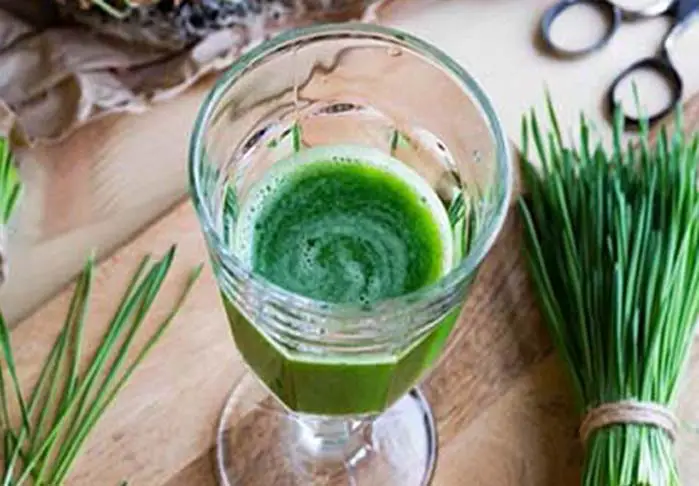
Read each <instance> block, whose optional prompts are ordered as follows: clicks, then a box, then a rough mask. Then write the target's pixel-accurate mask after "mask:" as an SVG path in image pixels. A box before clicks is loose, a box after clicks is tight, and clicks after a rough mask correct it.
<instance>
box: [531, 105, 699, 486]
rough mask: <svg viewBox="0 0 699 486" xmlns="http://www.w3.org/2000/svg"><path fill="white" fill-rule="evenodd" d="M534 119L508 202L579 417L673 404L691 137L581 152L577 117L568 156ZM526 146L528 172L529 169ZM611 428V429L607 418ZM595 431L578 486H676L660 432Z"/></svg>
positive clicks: (693, 304)
mask: <svg viewBox="0 0 699 486" xmlns="http://www.w3.org/2000/svg"><path fill="white" fill-rule="evenodd" d="M547 106H548V114H549V120H550V123H551V125H552V129H551V130H550V131H549V132H548V133H543V131H542V128H541V126H540V124H539V121H538V119H537V116H536V115H535V114H534V113H533V112H532V113H531V115H530V116H528V117H525V118H524V120H523V124H522V135H523V146H524V148H525V156H524V162H523V164H522V176H523V182H524V185H525V187H526V191H527V192H526V195H525V196H524V197H523V198H522V199H521V201H520V208H521V213H522V215H523V219H524V225H525V240H526V254H527V257H528V262H529V268H530V269H531V275H532V277H533V282H534V286H535V289H536V291H537V294H538V297H539V300H540V306H541V309H542V311H543V314H544V318H545V322H546V324H547V325H548V328H549V331H550V334H551V336H552V338H553V341H554V344H555V346H556V349H557V351H558V353H559V354H560V356H561V357H562V358H563V360H564V361H565V363H566V364H567V368H568V370H569V372H570V376H571V379H572V384H573V388H574V391H575V396H576V399H577V407H578V411H579V413H580V414H581V416H584V415H585V414H588V413H589V412H590V411H591V410H594V409H595V408H597V407H600V406H601V405H604V404H615V403H619V402H623V401H626V402H629V401H630V402H632V403H640V404H657V405H659V406H660V407H662V408H663V409H665V408H667V409H669V410H671V409H672V407H673V405H674V402H675V399H676V394H677V390H678V381H679V379H680V375H681V371H682V370H683V367H684V366H685V364H686V361H687V357H688V354H689V350H690V346H691V343H692V340H693V333H694V330H695V326H696V323H697V318H698V317H699V188H698V183H699V182H698V181H699V178H698V175H699V174H698V170H699V169H698V160H699V153H698V147H699V139H698V137H697V135H696V134H695V135H693V136H691V137H685V136H684V135H683V133H682V127H683V124H682V117H681V111H680V110H678V112H677V119H676V124H675V131H674V133H672V134H670V133H668V131H667V130H666V129H665V128H663V129H662V131H661V132H660V135H659V137H658V138H657V142H655V143H653V144H652V143H651V139H650V135H649V129H648V123H647V122H644V123H642V124H641V133H640V140H639V143H637V144H628V146H626V147H624V146H623V145H622V137H621V135H622V132H623V117H622V115H621V111H620V110H619V111H617V115H616V117H615V122H614V143H613V149H611V150H605V149H604V148H603V147H602V146H601V145H597V146H596V147H594V148H592V146H591V141H590V130H589V125H588V122H587V121H586V119H585V117H584V116H581V119H580V132H579V133H580V139H579V144H578V147H577V148H573V147H569V146H566V145H565V144H564V141H563V138H562V136H561V131H560V128H559V124H558V121H557V118H556V114H555V110H554V108H553V104H552V102H551V100H550V99H548V103H547ZM530 139H531V140H533V143H534V147H535V152H536V154H537V155H538V160H539V162H540V164H539V165H538V167H537V166H535V165H533V164H532V163H531V162H530V161H529V155H530V154H529V152H528V150H529V148H530V147H529V142H530ZM618 422H623V423H618ZM618 422H617V423H612V424H607V425H605V426H602V427H599V428H596V430H594V431H593V432H591V434H590V436H589V438H588V440H587V442H586V447H585V464H584V474H583V484H584V485H586V486H600V485H605V486H672V485H678V484H680V482H679V477H678V471H677V464H676V460H675V457H674V455H673V443H672V439H671V435H672V434H668V433H667V431H666V430H663V429H662V428H659V427H657V426H655V425H652V424H648V423H645V424H643V423H629V422H626V421H623V420H620V421H618Z"/></svg>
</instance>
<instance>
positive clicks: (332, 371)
mask: <svg viewBox="0 0 699 486" xmlns="http://www.w3.org/2000/svg"><path fill="white" fill-rule="evenodd" d="M236 220H237V222H236V229H235V234H234V237H233V241H232V245H233V250H234V252H235V253H236V255H237V256H238V257H239V258H240V259H241V260H242V261H243V262H245V263H246V264H247V265H248V266H249V267H250V268H252V269H253V270H254V271H255V272H256V273H258V274H259V275H261V276H263V277H264V278H266V279H267V280H269V281H270V282H272V283H274V284H276V285H278V286H280V287H283V288H284V289H286V290H289V291H291V292H294V293H296V294H299V295H303V296H306V297H310V298H312V299H315V300H318V301H324V302H329V303H361V304H365V305H371V303H372V302H375V301H378V300H381V299H386V298H390V297H397V296H400V295H404V294H406V293H409V292H412V291H415V290H418V289H420V288H421V287H424V286H426V285H429V284H431V283H434V282H435V281H436V280H438V279H439V278H441V277H442V276H443V275H445V274H446V273H447V272H448V271H449V270H451V268H452V266H453V264H454V261H453V260H454V254H453V253H454V250H453V236H452V229H451V224H450V222H449V218H448V216H447V212H446V210H445V209H444V207H443V205H442V203H441V201H440V200H439V199H438V197H437V195H436V194H435V193H434V191H433V190H432V188H431V187H430V186H429V184H428V183H427V182H426V181H424V180H423V179H422V178H421V177H420V176H419V175H418V174H417V173H416V172H414V171H413V170H412V169H410V168H408V167H407V166H405V165H404V164H403V163H402V162H400V161H398V160H396V159H394V158H392V157H390V156H388V155H387V154H385V153H383V152H380V151H378V150H374V149H370V148H364V147H357V146H335V147H331V148H328V147H322V148H315V149H308V150H304V151H302V152H299V153H297V154H295V155H293V156H292V157H290V158H288V159H285V160H282V161H280V162H278V163H276V164H275V165H274V166H273V167H272V169H271V170H270V171H269V172H268V174H266V176H265V177H264V178H263V180H261V181H260V182H258V183H257V184H256V185H255V186H254V187H253V188H251V190H250V191H249V192H248V194H247V196H246V197H245V199H244V200H243V201H242V204H241V206H240V210H239V212H238V215H237V218H236ZM224 301H225V302H226V310H227V312H228V316H229V320H230V323H231V328H232V331H233V336H234V338H235V341H236V345H237V347H238V349H239V350H240V352H241V353H242V355H243V357H244V358H245V360H246V361H247V363H248V364H249V365H250V366H251V367H252V369H253V370H254V371H255V372H256V373H257V374H258V376H259V377H260V378H261V379H262V380H263V381H264V382H265V384H266V385H267V386H268V387H269V388H270V390H271V391H272V392H273V393H275V394H276V395H277V396H278V397H279V398H280V399H281V400H282V401H283V402H284V404H285V405H286V406H287V407H289V408H290V409H292V410H294V411H298V412H305V413H313V414H325V415H344V414H367V413H375V412H381V411H382V410H384V409H385V408H386V407H387V406H389V405H390V404H391V403H393V402H394V401H395V400H397V399H398V398H400V397H401V396H402V395H403V394H405V393H406V392H407V391H408V390H409V389H410V388H411V387H412V386H413V385H414V384H415V381H416V380H417V379H418V377H419V375H420V374H421V373H422V371H424V370H425V369H426V368H427V367H429V366H430V365H431V364H432V362H433V361H434V360H435V358H436V357H437V356H438V354H439V352H440V350H441V349H442V347H443V345H444V342H445V340H446V338H447V336H448V335H449V332H450V331H451V328H452V327H453V324H454V322H455V320H456V313H457V312H458V311H454V312H452V314H451V315H449V316H448V317H447V318H445V319H444V321H443V322H442V323H440V324H439V325H438V326H437V327H436V328H435V329H434V331H432V332H431V333H430V334H429V335H427V336H426V337H424V338H423V339H422V340H421V341H419V342H417V343H415V344H414V345H413V346H412V347H410V348H409V349H402V350H398V351H396V352H395V353H393V354H389V353H387V354H385V355H380V356H376V355H361V354H358V355H356V356H355V355H350V356H347V355H346V354H345V355H339V354H332V353H329V352H328V353H327V354H322V355H319V354H317V353H316V354H310V353H303V352H302V351H300V350H297V349H292V348H289V347H288V346H284V345H282V344H279V343H277V342H274V341H273V340H271V339H269V338H268V336H266V335H265V333H264V332H262V331H261V330H260V329H258V328H257V327H255V325H254V323H251V322H250V321H249V320H248V319H247V318H246V317H244V316H242V315H241V314H240V313H239V312H238V310H237V309H236V308H235V307H234V305H233V304H232V303H231V302H229V300H228V299H227V298H225V296H224Z"/></svg>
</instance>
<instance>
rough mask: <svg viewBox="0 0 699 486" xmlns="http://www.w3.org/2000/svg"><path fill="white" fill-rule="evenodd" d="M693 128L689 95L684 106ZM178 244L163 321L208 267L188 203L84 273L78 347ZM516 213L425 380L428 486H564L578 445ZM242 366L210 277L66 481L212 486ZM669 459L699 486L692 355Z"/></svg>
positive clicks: (35, 325)
mask: <svg viewBox="0 0 699 486" xmlns="http://www.w3.org/2000/svg"><path fill="white" fill-rule="evenodd" d="M686 117H687V120H688V126H689V127H690V128H691V129H692V130H694V129H696V128H697V127H699V97H697V98H695V99H694V100H693V101H692V102H691V103H690V105H689V106H688V108H687V111H686ZM172 243H177V244H178V255H177V257H176V260H175V265H174V267H173V271H172V275H171V278H170V281H169V282H168V283H167V284H166V287H165V288H164V293H163V294H162V295H161V296H160V298H159V303H158V304H157V305H156V310H155V312H154V313H153V315H152V316H151V317H152V319H151V322H152V323H153V324H155V322H156V321H157V320H158V318H162V317H163V315H164V313H165V312H166V311H167V309H168V307H169V305H168V304H169V303H170V302H172V300H173V299H174V296H175V295H176V293H177V292H178V291H179V289H180V288H181V285H182V283H183V282H184V280H185V278H186V275H187V273H188V272H189V270H190V269H191V268H192V267H194V266H195V265H196V264H198V263H199V262H201V261H204V260H205V259H206V254H205V249H204V244H203V241H202V238H201V236H200V231H199V226H198V223H197V221H196V218H195V216H194V212H193V210H192V208H191V207H190V205H189V203H188V202H186V203H184V204H182V205H180V206H178V207H177V208H176V209H175V210H174V211H172V212H171V213H170V214H168V215H167V216H166V217H165V218H163V219H161V220H160V221H158V222H156V223H155V224H154V225H152V226H151V227H149V228H148V229H146V230H145V231H144V232H143V233H142V234H140V235H138V236H137V237H136V238H135V239H134V240H133V241H131V242H129V243H128V244H127V245H126V246H124V247H123V248H121V249H120V250H118V251H117V252H116V253H114V254H113V255H112V256H110V257H109V258H107V259H106V260H105V261H104V262H103V263H102V264H101V265H100V266H99V268H98V270H97V272H96V282H95V290H94V297H93V303H92V305H91V310H90V317H89V320H88V327H87V329H88V331H87V336H86V337H87V339H88V342H92V343H94V342H95V338H96V336H98V335H99V333H100V332H101V330H102V329H103V328H104V325H105V324H106V322H107V320H108V318H109V316H110V314H111V312H112V311H113V309H114V307H115V304H116V300H117V296H118V295H120V293H121V291H122V290H123V289H124V285H125V283H126V281H127V279H128V277H129V276H130V275H131V273H132V271H133V270H134V268H135V266H136V265H137V262H138V261H139V260H140V258H141V257H142V256H143V255H144V254H146V253H151V252H156V253H159V252H164V251H165V250H166V249H167V247H169V245H171V244H172ZM520 246H521V237H520V226H519V221H518V217H517V214H516V212H515V211H514V210H511V212H510V215H509V217H508V219H507V222H506V224H505V227H504V229H503V232H502V234H501V236H500V238H499V239H498V241H497V243H496V244H495V246H494V247H493V249H492V251H491V252H490V254H489V255H488V257H487V259H486V260H485V262H484V264H483V265H482V267H481V270H480V273H479V276H478V279H477V281H476V284H475V285H474V287H473V289H472V292H471V294H470V296H469V298H468V301H467V302H466V304H465V305H464V308H463V312H462V315H461V318H460V322H459V324H458V326H457V327H456V330H455V332H454V334H453V336H452V338H451V340H450V343H449V345H448V348H447V351H446V352H445V354H444V356H443V358H442V360H441V362H440V363H439V365H438V366H437V367H436V369H435V370H434V371H433V372H432V374H431V375H430V376H429V377H428V379H427V380H426V382H425V383H424V390H425V392H426V394H427V396H428V399H429V401H430V403H431V404H432V406H433V409H434V414H435V417H436V420H437V424H438V429H439V460H438V466H437V472H436V475H435V478H434V483H433V484H434V485H435V486H460V485H463V484H469V485H483V486H510V485H512V486H515V485H517V486H549V485H550V486H560V485H568V484H571V485H572V484H576V483H577V480H578V478H579V474H580V468H579V465H580V461H581V454H582V451H581V447H580V444H579V441H578V439H577V425H578V419H577V417H575V416H574V414H573V409H572V405H571V397H570V390H569V387H568V382H567V377H566V375H565V368H564V367H563V366H562V364H561V363H560V362H559V361H558V358H557V357H556V355H555V354H554V353H553V350H552V347H551V343H550V341H549V339H548V338H547V335H546V332H545V330H544V328H543V326H542V323H541V322H540V316H539V312H538V310H537V307H536V305H535V302H534V298H533V296H532V293H531V290H530V286H529V282H528V278H527V274H526V272H525V270H524V266H523V259H522V256H521V251H520ZM70 290H71V289H67V290H66V291H64V292H62V293H61V294H60V295H58V296H57V297H56V298H55V299H53V300H51V301H50V302H49V303H48V304H46V305H45V306H43V307H42V308H40V309H39V310H38V311H37V312H36V313H34V314H33V315H31V316H30V317H29V318H28V319H26V320H25V321H23V322H22V323H21V324H20V325H19V326H18V327H17V328H16V329H15V331H14V332H13V339H14V341H15V345H16V348H17V361H18V368H19V371H20V376H21V380H22V382H24V383H28V382H31V381H32V380H33V379H34V378H35V377H36V375H37V373H38V371H39V364H40V357H42V356H43V355H44V353H46V352H47V351H48V349H49V346H50V344H51V342H52V341H53V338H54V337H55V333H56V332H57V329H58V326H59V325H60V322H61V318H62V317H63V316H64V314H65V312H66V309H67V306H68V300H69V297H70ZM242 373H243V366H242V363H241V361H240V358H239V356H238V354H237V352H236V350H235V347H234V344H233V340H232V338H231V337H230V335H229V331H228V327H227V324H226V319H225V316H224V313H223V311H222V307H221V303H220V300H219V296H218V293H217V290H216V286H215V283H214V280H213V277H212V275H211V272H210V271H209V269H208V267H207V269H206V270H205V272H204V275H203V277H202V279H201V280H200V281H199V283H198V284H197V285H196V287H195V289H194V292H193V294H192V296H191V298H190V299H189V301H188V302H187V304H186V305H185V307H184V308H183V310H182V312H181V314H180V315H179V317H178V318H177V319H176V322H175V323H174V325H173V328H172V329H171V330H170V331H169V333H168V334H167V335H166V336H165V337H164V340H163V341H162V342H161V343H160V344H159V345H158V347H157V348H156V349H155V350H154V352H153V354H152V355H151V356H150V357H149V358H148V359H147V361H146V362H145V363H144V364H143V366H142V368H141V369H140V370H139V371H138V372H137V373H136V374H135V375H134V378H133V381H132V382H131V383H130V384H129V385H128V386H127V388H126V389H125V390H124V391H123V393H122V394H121V395H120V397H119V398H118V400H117V401H116V403H115V404H114V406H113V407H112V408H111V409H110V410H109V411H108V412H107V414H106V415H105V416H104V418H103V420H102V421H101V422H100V424H99V425H98V427H97V429H96V430H95V432H94V434H93V435H92V436H91V438H90V440H89V441H88V443H87V445H86V447H85V449H84V453H83V454H82V456H81V458H80V459H79V461H78V463H77V466H76V468H75V469H74V471H73V473H72V475H71V477H70V479H69V481H68V483H67V484H70V485H71V486H93V485H115V484H118V482H119V481H120V480H122V479H126V480H129V484H131V485H135V486H141V485H147V486H165V485H167V486H190V485H193V484H196V485H202V486H208V485H211V486H214V485H216V484H217V483H216V477H215V475H214V472H213V471H214V469H213V455H212V451H213V440H214V427H215V424H216V422H217V419H218V415H219V413H220V410H221V407H222V405H223V401H224V399H225V397H226V396H227V394H228V392H229V390H230V387H231V385H232V383H234V381H236V379H237V378H239V377H240V376H241V375H242ZM684 383H685V385H684V391H683V393H682V398H681V403H680V417H681V419H682V420H683V423H684V424H685V427H684V428H683V432H682V433H681V435H680V439H679V444H678V454H679V456H680V459H681V465H682V471H683V477H684V481H685V485H686V486H693V485H699V456H698V455H697V451H698V450H699V434H697V432H696V430H695V431H694V432H692V431H691V430H690V427H691V426H692V425H696V424H699V408H698V407H696V406H695V405H694V404H696V401H697V399H699V349H697V348H695V350H694V353H693V355H692V358H691V366H690V368H689V370H688V372H687V375H686V379H685V380H684Z"/></svg>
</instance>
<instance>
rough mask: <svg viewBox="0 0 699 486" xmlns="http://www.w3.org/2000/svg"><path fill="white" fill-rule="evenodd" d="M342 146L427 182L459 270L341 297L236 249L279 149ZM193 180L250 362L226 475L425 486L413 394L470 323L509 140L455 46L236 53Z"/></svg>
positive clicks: (305, 39) (419, 406)
mask: <svg viewBox="0 0 699 486" xmlns="http://www.w3.org/2000/svg"><path fill="white" fill-rule="evenodd" d="M338 146H341V147H343V149H342V150H345V151H349V153H350V154H351V153H352V152H353V151H356V153H357V154H360V155H361V156H364V155H366V154H374V155H377V154H379V153H380V154H384V156H390V157H391V158H392V160H398V161H400V163H401V164H402V165H404V166H405V167H406V168H409V169H410V170H411V173H412V174H418V175H419V177H420V179H421V183H420V184H422V186H423V187H428V188H429V190H430V191H432V194H433V196H432V197H433V198H434V200H436V201H438V202H439V204H441V205H443V208H444V211H445V213H446V214H447V215H448V220H449V225H450V233H451V234H450V235H449V236H448V238H450V239H451V241H450V243H449V247H450V248H451V249H452V251H453V260H454V261H453V265H452V266H451V270H449V271H448V273H446V274H445V275H443V276H442V277H441V278H440V279H439V280H438V281H436V282H434V283H431V284H429V285H426V286H424V287H422V288H419V289H417V290H415V291H411V292H409V293H407V294H405V295H399V296H395V297H391V298H387V299H383V300H378V301H371V302H364V301H357V302H349V303H347V302H344V303H333V302H324V301H320V300H314V299H312V298H309V297H308V296H304V295H299V294H296V293H294V292H291V291H289V290H285V289H284V288H281V287H280V286H277V285H275V284H274V283H272V282H271V281H269V280H268V279H266V278H265V277H264V276H262V275H261V274H260V273H259V272H257V271H256V270H255V269H254V268H252V265H250V264H249V263H246V261H248V260H246V259H244V258H241V257H240V255H239V254H238V253H237V251H238V250H237V249H236V248H237V247H236V246H235V245H234V244H233V243H232V242H233V241H234V240H235V238H236V236H235V235H236V231H237V230H238V228H239V226H240V225H239V223H240V221H239V220H238V217H239V216H240V212H241V210H240V207H241V204H243V203H244V201H245V198H246V197H247V196H249V195H250V193H251V191H252V188H253V187H255V184H256V183H258V182H259V181H261V180H263V179H264V177H265V175H266V174H267V173H268V172H269V171H270V169H271V168H273V167H274V165H275V164H276V163H278V162H279V161H280V160H282V159H287V158H288V157H290V156H291V155H293V154H301V155H302V154H303V153H305V152H306V151H309V150H313V149H317V148H318V147H338ZM189 175H190V191H191V197H192V199H193V202H194V206H195V207H196V211H197V216H198V218H199V221H200V223H201V226H202V229H203V233H204V236H205V239H206V243H207V246H208V249H209V253H210V257H211V261H212V267H213V270H214V273H215V276H216V279H217V282H218V285H219V289H220V292H221V296H222V299H223V303H224V306H225V309H226V313H227V315H228V319H229V323H230V327H231V330H232V334H233V338H234V340H235V343H236V345H237V348H238V351H239V352H240V354H241V355H242V358H243V360H244V361H245V363H246V364H247V369H248V370H249V371H248V372H247V374H246V375H245V377H244V378H242V379H241V380H240V381H238V383H236V384H235V386H234V388H233V391H232V394H231V396H230V398H229V400H228V402H227V403H226V405H225V407H224V410H223V414H222V417H221V420H220V424H219V427H218V437H217V467H218V471H219V476H220V481H221V484H223V485H231V486H234V485H255V486H272V485H274V486H282V485H304V486H306V485H326V484H327V485H380V486H391V485H399V486H412V485H424V484H428V483H429V482H430V480H431V476H432V473H433V470H434V466H435V459H436V452H437V437H436V430H435V425H434V422H433V418H432V414H431V411H430V408H429V405H428V403H427V402H426V400H425V397H424V396H423V395H422V393H421V392H420V391H419V390H418V389H417V388H414V387H415V385H416V383H417V382H418V381H419V380H420V379H421V378H423V377H424V375H425V374H426V373H427V372H428V370H430V369H431V368H432V367H433V366H434V364H435V362H436V361H437V360H438V358H439V356H440V354H441V352H442V350H443V348H444V345H445V343H446V341H447V339H448V337H449V334H450V332H451V330H452V329H453V327H454V325H455V324H456V323H457V322H458V321H459V314H460V308H461V305H462V304H463V302H464V299H465V297H466V294H467V290H468V287H469V284H470V283H471V282H472V280H473V278H474V277H475V274H476V271H477V269H478V266H479V264H480V262H481V261H482V260H483V258H484V257H485V255H486V253H487V252H488V250H489V249H490V247H491V246H492V244H493V242H494V240H495V238H496V236H497V234H498V232H499V231H500V228H501V226H502V223H503V220H504V218H505V215H506V212H507V208H508V201H509V194H510V189H511V167H510V159H509V156H508V150H507V145H506V142H505V137H504V134H503V130H502V127H501V124H500V122H499V121H498V118H497V116H496V114H495V112H494V110H493V108H492V106H491V103H490V101H489V100H488V98H487V97H486V95H485V94H484V92H483V90H482V89H481V88H480V87H479V86H478V84H477V83H476V81H474V79H473V78H472V77H471V76H470V75H469V74H468V73H467V72H466V71H464V69H463V68H461V67H460V66H459V65H458V64H457V63H456V62H454V61H453V60H451V59H450V58H449V57H448V56H446V55H445V54H444V53H442V52H441V51H439V50H438V49H436V48H435V47H433V46H431V45H429V44H428V43H426V42H424V41H422V40H420V39H417V38H415V37H413V36H410V35H408V34H406V33H404V32H400V31H397V30H394V29H389V28H385V27H379V26H373V25H365V24H332V25H322V26H315V27H310V28H304V29H298V30H294V31H291V32H287V33H285V34H282V35H280V36H278V37H276V38H274V39H272V40H269V41H267V42H265V43H263V44H262V45H260V46H258V47H256V48H255V49H253V50H251V51H250V52H248V53H247V54H245V55H243V56H242V57H241V58H240V59H239V60H238V61H237V62H236V63H235V64H234V65H233V66H232V67H231V68H230V69H229V70H228V72H227V73H226V74H225V75H224V76H223V77H222V78H221V79H220V81H219V82H218V83H217V84H216V86H215V87H214V88H213V90H212V91H211V93H210V94H209V96H208V98H207V99H206V101H205V102H204V104H203V107H202V108H201V111H200V113H199V116H198V118H197V121H196V125H195V128H194V132H193V136H192V140H191V146H190V155H189ZM463 319H468V316H462V317H461V320H463Z"/></svg>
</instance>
